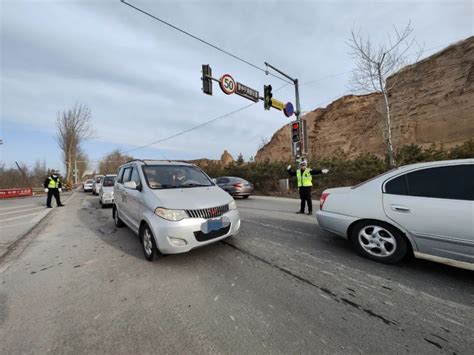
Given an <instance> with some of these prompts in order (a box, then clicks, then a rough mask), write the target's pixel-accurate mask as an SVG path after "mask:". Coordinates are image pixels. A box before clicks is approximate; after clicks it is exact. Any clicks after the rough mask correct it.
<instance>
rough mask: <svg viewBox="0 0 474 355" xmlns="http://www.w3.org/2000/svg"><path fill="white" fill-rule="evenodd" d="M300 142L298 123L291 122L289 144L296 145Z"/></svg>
mask: <svg viewBox="0 0 474 355" xmlns="http://www.w3.org/2000/svg"><path fill="white" fill-rule="evenodd" d="M300 141H301V131H300V122H298V121H293V122H292V123H291V143H298V142H300Z"/></svg>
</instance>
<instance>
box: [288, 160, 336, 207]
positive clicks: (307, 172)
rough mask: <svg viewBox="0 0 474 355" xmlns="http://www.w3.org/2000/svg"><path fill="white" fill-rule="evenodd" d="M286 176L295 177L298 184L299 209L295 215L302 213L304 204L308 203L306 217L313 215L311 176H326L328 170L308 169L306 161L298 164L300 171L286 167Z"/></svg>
mask: <svg viewBox="0 0 474 355" xmlns="http://www.w3.org/2000/svg"><path fill="white" fill-rule="evenodd" d="M287 170H288V174H290V176H296V181H297V182H298V190H299V192H300V199H301V207H300V210H299V211H298V212H296V213H304V210H305V204H306V203H308V215H311V214H313V202H312V201H311V187H312V186H313V175H319V174H327V173H328V172H329V170H328V169H322V170H319V169H309V168H307V164H306V161H304V160H303V161H302V162H301V163H300V169H298V170H296V171H293V170H292V169H291V165H288V168H287Z"/></svg>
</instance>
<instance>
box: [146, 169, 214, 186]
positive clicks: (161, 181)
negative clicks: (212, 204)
mask: <svg viewBox="0 0 474 355" xmlns="http://www.w3.org/2000/svg"><path fill="white" fill-rule="evenodd" d="M143 172H144V174H145V177H146V180H147V183H148V186H149V187H150V188H152V189H176V188H179V189H182V188H192V187H204V186H212V185H213V184H212V181H211V180H210V179H209V178H208V177H207V176H206V175H205V174H204V173H203V172H202V171H201V170H200V169H199V168H197V167H194V166H186V165H173V166H168V165H147V166H144V167H143Z"/></svg>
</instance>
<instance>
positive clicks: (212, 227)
mask: <svg viewBox="0 0 474 355" xmlns="http://www.w3.org/2000/svg"><path fill="white" fill-rule="evenodd" d="M221 228H222V219H221V218H218V219H210V220H208V221H207V233H209V232H212V231H216V230H219V229H221Z"/></svg>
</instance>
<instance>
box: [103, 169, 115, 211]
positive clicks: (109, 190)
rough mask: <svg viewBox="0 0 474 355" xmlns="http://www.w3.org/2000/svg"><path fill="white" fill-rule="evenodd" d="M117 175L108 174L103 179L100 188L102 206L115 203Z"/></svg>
mask: <svg viewBox="0 0 474 355" xmlns="http://www.w3.org/2000/svg"><path fill="white" fill-rule="evenodd" d="M116 177H117V175H115V174H108V175H105V176H104V178H103V179H102V185H101V186H100V189H99V203H100V205H101V206H102V208H105V207H106V206H109V205H113V203H114V185H115V178H116Z"/></svg>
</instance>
